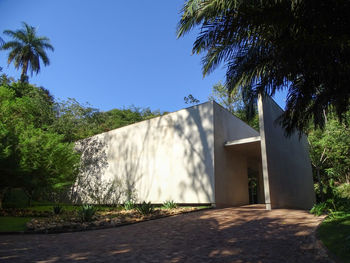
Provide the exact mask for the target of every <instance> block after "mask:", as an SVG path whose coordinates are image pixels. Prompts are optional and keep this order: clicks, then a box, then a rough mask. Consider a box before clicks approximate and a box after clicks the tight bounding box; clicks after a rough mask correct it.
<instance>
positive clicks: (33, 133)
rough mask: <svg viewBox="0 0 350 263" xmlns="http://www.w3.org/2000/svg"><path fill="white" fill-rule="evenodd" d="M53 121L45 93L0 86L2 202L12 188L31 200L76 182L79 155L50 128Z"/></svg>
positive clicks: (24, 88) (36, 90)
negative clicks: (22, 192)
mask: <svg viewBox="0 0 350 263" xmlns="http://www.w3.org/2000/svg"><path fill="white" fill-rule="evenodd" d="M3 84H4V83H3ZM5 84H6V83H5ZM23 85H25V87H24V86H23ZM19 87H21V88H22V89H20V90H18V89H19ZM53 117H54V111H53V102H52V97H51V96H49V94H48V93H47V91H46V90H44V89H42V88H36V87H34V86H32V85H29V84H26V83H12V84H11V85H1V86H0V192H1V196H0V199H1V198H2V196H3V194H4V192H5V191H6V190H7V189H9V188H22V189H23V190H24V191H25V193H26V194H27V195H28V197H29V198H30V199H31V198H32V197H33V196H34V195H35V194H41V195H42V194H44V193H50V192H55V191H57V190H60V189H62V188H64V187H67V186H69V185H71V184H72V183H73V182H74V180H75V176H76V175H77V172H78V171H77V168H78V164H79V154H77V153H76V152H75V151H74V144H72V143H66V142H64V141H63V139H64V138H63V136H62V135H59V134H58V133H56V132H55V131H54V130H53V129H52V128H51V126H52V123H53V122H54V119H53Z"/></svg>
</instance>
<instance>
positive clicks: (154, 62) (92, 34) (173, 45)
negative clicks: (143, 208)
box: [0, 0, 285, 111]
mask: <svg viewBox="0 0 350 263" xmlns="http://www.w3.org/2000/svg"><path fill="white" fill-rule="evenodd" d="M183 3H184V0H171V1H164V0H152V1H144V0H139V1H113V0H104V1H97V0H96V1H92V0H84V1H83V0H74V1H72V0H50V1H47V0H33V1H28V0H0V10H2V15H1V18H2V22H1V25H0V32H3V30H5V29H11V30H15V29H18V28H20V27H21V22H22V21H24V22H27V23H28V24H30V25H32V26H35V27H37V31H38V35H41V36H47V37H49V38H50V40H51V43H52V45H53V46H54V47H55V51H54V52H50V51H48V55H49V57H50V60H51V64H50V66H48V67H42V70H41V72H40V73H39V74H38V75H33V77H31V78H30V82H31V83H33V84H36V85H37V86H43V87H45V88H47V89H49V90H50V92H51V93H52V94H53V95H54V96H55V98H56V99H66V98H75V99H77V100H78V101H79V102H81V103H85V102H89V103H90V104H91V105H92V106H93V107H96V108H99V109H101V110H110V109H112V108H121V107H124V106H125V107H127V106H130V105H135V106H138V107H150V108H151V109H152V110H157V109H159V110H161V111H175V110H178V109H181V108H183V107H186V106H188V105H186V104H185V103H184V100H183V98H184V96H187V95H189V94H192V95H193V96H194V97H195V98H197V99H199V100H200V101H201V102H204V101H206V100H207V98H208V96H209V95H210V93H211V88H212V86H213V85H214V84H215V83H217V82H218V81H220V80H224V78H225V69H224V67H222V68H220V69H217V70H216V71H215V72H214V73H212V74H210V75H209V76H206V77H205V78H203V76H202V73H201V56H198V55H191V50H192V43H193V41H194V40H195V37H196V32H192V33H190V34H188V35H187V36H186V37H185V38H181V39H176V25H177V22H178V21H179V19H180V10H181V7H182V5H183ZM1 36H2V38H4V39H5V40H8V39H7V38H6V36H4V35H1ZM6 56H7V53H6V52H3V51H2V52H1V53H0V66H1V67H3V72H4V73H6V74H8V75H10V76H14V77H15V78H19V75H20V72H18V71H16V70H15V69H14V68H13V66H9V67H8V66H7V64H6ZM284 97H285V96H284V94H277V95H276V97H275V99H276V101H277V102H278V104H280V106H281V107H283V108H284V105H285V103H284Z"/></svg>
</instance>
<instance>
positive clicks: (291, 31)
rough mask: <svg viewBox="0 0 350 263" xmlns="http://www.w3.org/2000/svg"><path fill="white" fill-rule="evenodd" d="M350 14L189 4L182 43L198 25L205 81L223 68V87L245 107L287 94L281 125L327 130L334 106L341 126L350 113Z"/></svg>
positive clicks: (332, 7) (332, 9)
mask: <svg viewBox="0 0 350 263" xmlns="http://www.w3.org/2000/svg"><path fill="white" fill-rule="evenodd" d="M349 12H350V2H348V1H339V0H328V1H325V0H322V1H316V0H292V1H290V0H277V1H271V0H249V1H246V0H244V1H243V0H188V1H187V2H186V3H185V5H184V8H183V10H182V18H181V20H180V22H179V25H178V36H179V37H181V36H183V35H184V34H185V33H187V32H189V31H190V30H192V29H193V27H195V26H199V27H200V31H199V35H198V37H197V39H196V41H195V42H194V45H193V53H197V54H199V53H204V57H203V74H204V75H206V74H208V73H210V72H211V71H213V70H214V69H215V68H217V67H218V66H219V65H220V64H221V63H222V62H224V63H226V66H227V73H226V86H227V88H228V90H229V91H231V92H233V91H235V90H237V89H238V90H240V92H241V93H242V94H243V97H246V99H245V102H253V101H254V99H255V98H256V96H257V94H258V93H262V94H269V95H273V94H274V93H275V92H276V91H278V90H282V89H287V90H288V96H287V102H286V110H285V112H284V114H283V115H282V119H281V124H282V125H283V127H284V128H285V129H286V131H287V132H292V131H293V130H295V128H298V129H299V130H302V129H303V128H307V127H308V123H309V121H310V120H313V122H314V124H315V126H320V127H323V125H324V118H323V112H324V110H326V111H327V109H328V108H329V107H330V106H332V107H333V109H334V110H335V112H336V113H337V116H338V118H340V119H341V116H342V113H344V112H346V111H347V110H348V109H349V99H350V89H349V88H348V83H349V81H350V74H349V68H350V59H349V58H350V41H349V40H350V33H349V30H348V28H349V27H350V17H349V15H348V14H349Z"/></svg>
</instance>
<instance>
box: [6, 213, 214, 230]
mask: <svg viewBox="0 0 350 263" xmlns="http://www.w3.org/2000/svg"><path fill="white" fill-rule="evenodd" d="M205 208H208V207H177V208H172V209H164V208H155V209H154V210H153V212H152V213H151V214H149V215H142V214H140V213H139V212H138V211H137V210H136V209H132V210H124V209H122V210H121V209H115V210H112V209H111V210H106V211H103V210H102V211H97V212H96V214H95V215H94V216H93V218H92V220H91V221H89V222H82V220H81V218H80V217H79V214H78V213H77V211H65V212H64V213H62V214H60V215H54V214H53V213H49V212H45V213H39V214H38V215H37V216H39V217H36V218H33V219H32V220H30V221H29V222H27V224H26V230H25V231H22V233H62V232H75V231H85V230H95V229H102V228H110V227H116V226H121V225H127V224H133V223H138V222H142V221H147V220H152V219H157V218H162V217H167V216H172V215H178V214H182V213H188V212H192V211H197V210H200V209H205ZM15 212H18V213H17V215H18V214H19V215H21V216H28V215H35V213H33V211H31V210H16V211H12V212H11V211H6V213H5V212H4V211H2V214H3V215H14V214H15ZM44 215H45V216H44Z"/></svg>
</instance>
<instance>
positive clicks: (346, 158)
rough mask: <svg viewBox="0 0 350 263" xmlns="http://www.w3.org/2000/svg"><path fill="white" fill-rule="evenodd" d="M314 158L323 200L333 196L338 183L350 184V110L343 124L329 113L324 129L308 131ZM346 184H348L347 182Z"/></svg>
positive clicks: (317, 180) (345, 115) (311, 155)
mask: <svg viewBox="0 0 350 263" xmlns="http://www.w3.org/2000/svg"><path fill="white" fill-rule="evenodd" d="M308 138H309V143H310V158H311V162H312V165H313V167H314V175H315V181H316V182H317V183H318V184H317V188H316V191H317V194H318V197H319V199H320V200H321V201H325V200H326V199H329V198H333V196H334V192H335V191H338V190H334V186H337V185H339V184H344V183H347V184H349V183H350V111H349V112H347V113H346V114H344V121H343V122H342V123H341V122H339V121H338V119H337V118H336V116H335V114H334V113H332V112H329V113H328V114H327V117H326V124H325V127H324V130H320V129H313V128H311V129H310V130H309V131H308ZM343 187H345V185H343Z"/></svg>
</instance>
